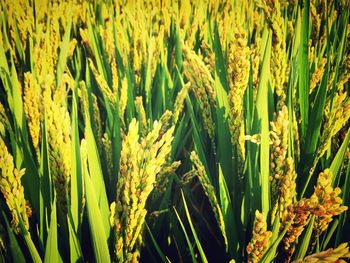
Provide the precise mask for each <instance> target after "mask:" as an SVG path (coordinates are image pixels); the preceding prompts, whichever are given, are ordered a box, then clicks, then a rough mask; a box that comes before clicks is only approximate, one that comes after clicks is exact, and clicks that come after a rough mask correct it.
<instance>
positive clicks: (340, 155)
mask: <svg viewBox="0 0 350 263" xmlns="http://www.w3.org/2000/svg"><path fill="white" fill-rule="evenodd" d="M349 141H350V130H348V132H347V133H346V136H345V139H344V141H343V143H342V145H341V146H340V148H339V150H338V152H337V154H336V155H335V157H334V159H333V161H332V164H331V167H330V170H331V171H332V174H333V179H332V185H333V187H334V186H335V183H336V179H337V178H338V173H339V171H340V167H341V166H342V164H343V162H344V156H345V153H346V150H347V148H348V146H349Z"/></svg>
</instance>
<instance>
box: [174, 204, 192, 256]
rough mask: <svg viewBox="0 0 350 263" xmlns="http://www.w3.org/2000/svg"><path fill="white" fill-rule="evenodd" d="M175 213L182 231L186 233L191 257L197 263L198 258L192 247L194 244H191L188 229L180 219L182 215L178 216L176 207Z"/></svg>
mask: <svg viewBox="0 0 350 263" xmlns="http://www.w3.org/2000/svg"><path fill="white" fill-rule="evenodd" d="M174 211H175V214H176V217H177V219H178V221H179V223H180V226H181V229H182V231H183V232H184V235H185V239H186V242H187V246H188V249H189V250H190V255H191V258H192V262H197V260H196V257H195V255H194V250H193V247H192V244H191V241H190V238H189V237H188V234H187V231H186V228H185V226H184V224H183V222H182V220H181V218H180V215H179V214H178V212H177V211H176V208H175V207H174Z"/></svg>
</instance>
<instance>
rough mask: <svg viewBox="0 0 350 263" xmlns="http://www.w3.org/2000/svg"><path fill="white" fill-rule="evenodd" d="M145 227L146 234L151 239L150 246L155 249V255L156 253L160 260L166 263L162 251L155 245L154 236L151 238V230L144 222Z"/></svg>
mask: <svg viewBox="0 0 350 263" xmlns="http://www.w3.org/2000/svg"><path fill="white" fill-rule="evenodd" d="M145 226H146V229H147V232H148V234H149V236H150V238H151V241H152V244H153V245H154V247H155V249H156V251H157V253H158V256H159V257H160V258H161V260H162V261H163V262H168V260H167V258H166V256H165V255H164V253H163V251H162V249H161V248H160V247H159V245H158V244H157V241H156V239H155V238H154V236H153V234H152V231H151V229H150V228H149V226H148V224H147V222H146V221H145Z"/></svg>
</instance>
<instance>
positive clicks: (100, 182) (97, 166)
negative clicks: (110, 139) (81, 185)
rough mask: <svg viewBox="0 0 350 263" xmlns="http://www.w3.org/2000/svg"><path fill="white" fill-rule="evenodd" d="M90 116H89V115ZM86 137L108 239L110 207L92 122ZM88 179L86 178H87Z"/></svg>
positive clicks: (90, 169)
mask: <svg viewBox="0 0 350 263" xmlns="http://www.w3.org/2000/svg"><path fill="white" fill-rule="evenodd" d="M87 116H88V114H87ZM85 136H86V141H87V156H88V164H89V172H90V175H91V179H90V178H89V180H91V182H92V185H93V186H94V193H95V198H96V201H97V204H98V207H99V211H100V213H101V216H102V217H101V220H102V226H103V228H104V233H105V235H106V237H107V238H108V237H109V235H110V225H109V219H108V218H109V207H108V200H107V194H106V187H105V183H104V179H103V174H102V168H101V162H100V158H99V155H98V149H97V146H96V142H95V138H94V135H93V132H92V129H91V125H90V120H88V119H87V121H86V126H85ZM85 178H86V177H85Z"/></svg>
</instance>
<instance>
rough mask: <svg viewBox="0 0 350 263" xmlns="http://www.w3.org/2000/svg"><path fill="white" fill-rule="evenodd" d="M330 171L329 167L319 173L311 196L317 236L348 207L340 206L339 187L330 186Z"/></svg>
mask: <svg viewBox="0 0 350 263" xmlns="http://www.w3.org/2000/svg"><path fill="white" fill-rule="evenodd" d="M332 177H333V175H332V172H331V171H330V170H329V169H326V170H324V172H322V173H320V174H319V176H318V179H317V184H316V187H315V191H314V194H313V195H312V196H311V199H310V201H311V203H312V205H313V206H314V209H313V211H312V213H313V214H315V215H316V216H317V218H316V221H315V229H316V234H317V235H318V236H319V235H320V234H321V233H322V232H323V231H325V230H326V229H327V227H328V224H329V223H330V222H331V221H332V220H333V216H337V215H339V214H341V213H342V212H344V211H346V210H347V209H348V208H347V207H346V206H342V205H341V204H342V199H341V198H340V197H339V195H340V191H341V190H340V188H339V187H336V188H334V189H333V187H332Z"/></svg>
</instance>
